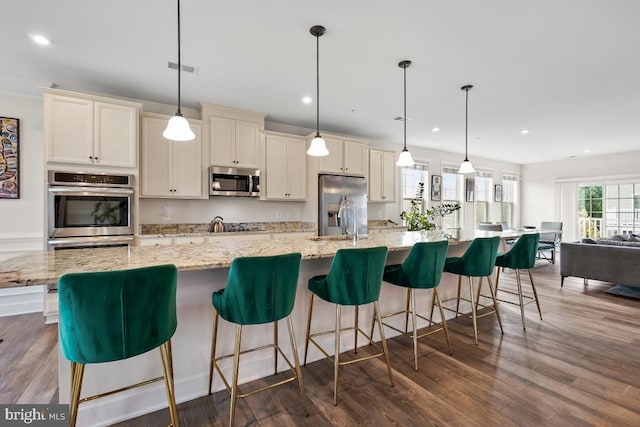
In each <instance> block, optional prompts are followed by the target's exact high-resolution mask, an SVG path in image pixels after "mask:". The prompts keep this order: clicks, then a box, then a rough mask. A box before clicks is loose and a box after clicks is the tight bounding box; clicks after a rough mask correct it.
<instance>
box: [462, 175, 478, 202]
mask: <svg viewBox="0 0 640 427" xmlns="http://www.w3.org/2000/svg"><path fill="white" fill-rule="evenodd" d="M475 185H476V183H475V180H474V179H472V178H467V179H466V180H465V182H464V188H465V193H464V200H465V201H466V202H473V190H474V189H475Z"/></svg>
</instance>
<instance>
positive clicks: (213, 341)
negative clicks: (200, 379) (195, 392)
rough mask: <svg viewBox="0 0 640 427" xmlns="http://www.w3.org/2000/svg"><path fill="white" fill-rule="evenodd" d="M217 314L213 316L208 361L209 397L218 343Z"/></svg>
mask: <svg viewBox="0 0 640 427" xmlns="http://www.w3.org/2000/svg"><path fill="white" fill-rule="evenodd" d="M219 316H220V315H219V314H218V312H217V311H216V313H215V314H214V316H213V334H211V337H212V338H211V359H210V361H209V395H211V387H212V386H213V384H212V383H213V365H214V363H215V360H216V345H217V343H218V319H219Z"/></svg>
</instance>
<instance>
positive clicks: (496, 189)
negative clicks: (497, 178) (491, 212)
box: [493, 184, 502, 202]
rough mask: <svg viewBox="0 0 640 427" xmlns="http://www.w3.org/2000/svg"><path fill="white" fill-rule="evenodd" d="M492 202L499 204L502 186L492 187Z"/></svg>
mask: <svg viewBox="0 0 640 427" xmlns="http://www.w3.org/2000/svg"><path fill="white" fill-rule="evenodd" d="M493 201H494V202H501V201H502V185H501V184H496V185H494V186H493Z"/></svg>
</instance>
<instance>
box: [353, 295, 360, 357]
mask: <svg viewBox="0 0 640 427" xmlns="http://www.w3.org/2000/svg"><path fill="white" fill-rule="evenodd" d="M355 308H356V316H355V317H356V318H355V320H354V322H353V331H354V332H355V333H354V337H353V340H354V341H353V352H354V353H358V313H359V310H358V306H357V305H356V307H355Z"/></svg>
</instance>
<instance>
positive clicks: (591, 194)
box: [578, 185, 602, 239]
mask: <svg viewBox="0 0 640 427" xmlns="http://www.w3.org/2000/svg"><path fill="white" fill-rule="evenodd" d="M578 212H579V215H578V216H579V219H578V224H579V234H580V238H584V237H588V238H591V239H598V238H600V236H601V233H602V186H601V185H591V186H580V187H578Z"/></svg>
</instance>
